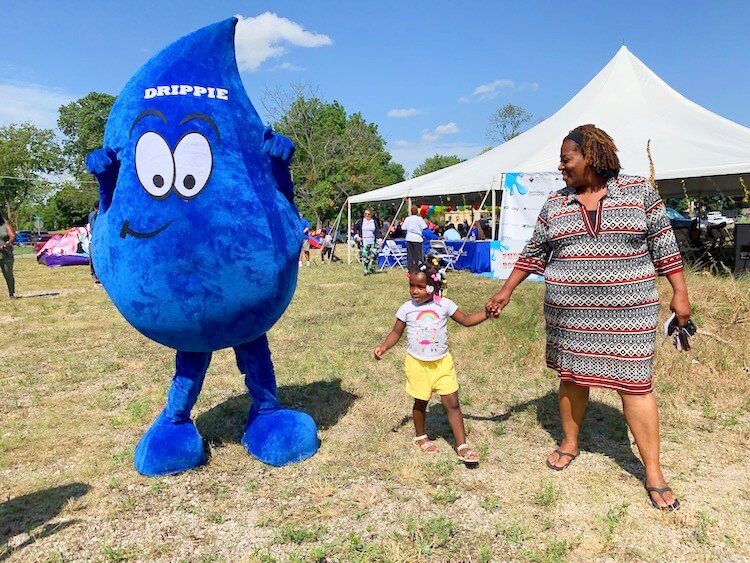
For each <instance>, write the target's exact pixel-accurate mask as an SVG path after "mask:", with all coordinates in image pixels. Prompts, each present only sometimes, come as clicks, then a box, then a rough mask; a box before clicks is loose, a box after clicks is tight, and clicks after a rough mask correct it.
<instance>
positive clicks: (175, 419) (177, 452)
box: [135, 352, 211, 477]
mask: <svg viewBox="0 0 750 563" xmlns="http://www.w3.org/2000/svg"><path fill="white" fill-rule="evenodd" d="M210 362H211V354H210V353H205V352H177V360H176V364H177V366H176V370H175V376H174V379H173V380H172V386H171V387H170V388H169V393H168V395H167V406H166V407H165V408H164V410H163V411H162V412H161V414H159V416H158V417H157V418H156V420H155V421H154V422H153V424H152V425H151V427H150V428H149V429H148V430H147V431H146V433H145V434H144V435H143V437H142V438H141V440H140V442H138V445H137V446H136V448H135V468H136V470H137V471H138V473H140V474H142V475H146V476H147V477H156V476H158V475H170V474H172V473H180V472H181V471H187V470H188V469H193V468H195V467H198V466H199V465H203V464H204V463H206V453H205V449H204V446H203V438H201V435H200V434H199V433H198V429H197V428H196V427H195V424H194V423H193V421H192V420H190V411H191V410H192V408H193V405H195V401H196V400H197V399H198V394H199V393H200V391H201V387H202V386H203V379H204V377H205V375H206V370H207V369H208V364H209V363H210Z"/></svg>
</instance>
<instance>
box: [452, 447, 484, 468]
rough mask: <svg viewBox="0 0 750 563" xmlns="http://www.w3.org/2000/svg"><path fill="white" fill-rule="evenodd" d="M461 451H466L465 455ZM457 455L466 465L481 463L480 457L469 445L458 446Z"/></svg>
mask: <svg viewBox="0 0 750 563" xmlns="http://www.w3.org/2000/svg"><path fill="white" fill-rule="evenodd" d="M461 450H464V453H463V454H462V453H461ZM456 453H457V454H458V459H460V460H461V461H463V462H464V463H468V464H473V465H476V464H477V463H479V456H478V455H477V454H476V453H474V452H473V451H472V450H471V448H469V446H468V445H467V444H461V445H460V446H458V447H457V448H456Z"/></svg>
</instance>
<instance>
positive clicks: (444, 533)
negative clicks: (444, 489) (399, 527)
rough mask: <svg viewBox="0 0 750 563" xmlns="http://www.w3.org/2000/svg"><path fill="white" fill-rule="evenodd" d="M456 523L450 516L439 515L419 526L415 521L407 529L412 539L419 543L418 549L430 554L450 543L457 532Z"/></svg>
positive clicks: (424, 553)
mask: <svg viewBox="0 0 750 563" xmlns="http://www.w3.org/2000/svg"><path fill="white" fill-rule="evenodd" d="M455 528H456V524H455V523H454V522H453V520H451V519H450V518H445V517H444V516H438V517H437V518H434V519H432V520H428V521H426V522H424V523H422V524H421V525H419V526H416V525H415V524H414V522H410V523H409V524H408V525H407V528H406V531H407V532H408V534H409V536H410V537H411V538H412V540H413V541H414V542H415V543H416V544H417V549H418V550H419V553H420V554H421V555H430V553H432V551H433V550H434V549H436V548H439V547H443V546H445V545H447V544H448V542H449V541H450V539H451V538H452V537H453V535H454V534H455Z"/></svg>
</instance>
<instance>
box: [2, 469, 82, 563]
mask: <svg viewBox="0 0 750 563" xmlns="http://www.w3.org/2000/svg"><path fill="white" fill-rule="evenodd" d="M89 490H91V486H90V485H87V484H85V483H71V484H69V485H62V486H60V487H52V488H50V489H43V490H41V491H36V492H34V493H29V494H27V495H23V496H20V497H16V498H13V499H10V500H7V501H5V502H3V503H2V504H0V561H3V560H5V559H7V558H8V557H10V555H11V553H12V552H14V551H18V550H19V549H22V548H24V547H26V546H28V545H30V544H31V543H33V542H35V541H36V540H39V539H41V538H44V537H47V536H50V535H52V534H54V533H55V532H57V531H59V530H62V529H64V528H67V527H69V526H72V525H73V524H75V523H77V522H78V520H66V521H65V522H57V523H55V524H50V523H48V522H49V521H50V520H52V519H53V518H54V517H55V516H57V515H58V514H59V513H60V511H61V510H62V509H63V507H64V506H65V504H66V503H67V502H68V501H69V500H71V499H76V498H79V497H82V496H83V495H85V494H86V493H87V492H89ZM24 533H25V534H30V535H29V537H28V538H26V539H25V540H24V541H23V542H22V543H20V544H17V545H14V546H13V547H12V548H8V547H6V544H7V542H8V540H9V539H11V538H13V537H15V536H17V535H18V534H24Z"/></svg>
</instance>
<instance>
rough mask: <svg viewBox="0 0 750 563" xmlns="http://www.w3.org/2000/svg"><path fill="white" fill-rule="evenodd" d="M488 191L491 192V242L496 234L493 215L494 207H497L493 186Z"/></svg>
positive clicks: (494, 216)
mask: <svg viewBox="0 0 750 563" xmlns="http://www.w3.org/2000/svg"><path fill="white" fill-rule="evenodd" d="M501 178H502V176H501ZM501 185H502V184H501ZM490 189H491V190H492V240H495V234H496V229H495V220H496V219H497V216H496V213H495V206H496V205H497V198H496V197H495V186H492V187H491V188H490Z"/></svg>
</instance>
